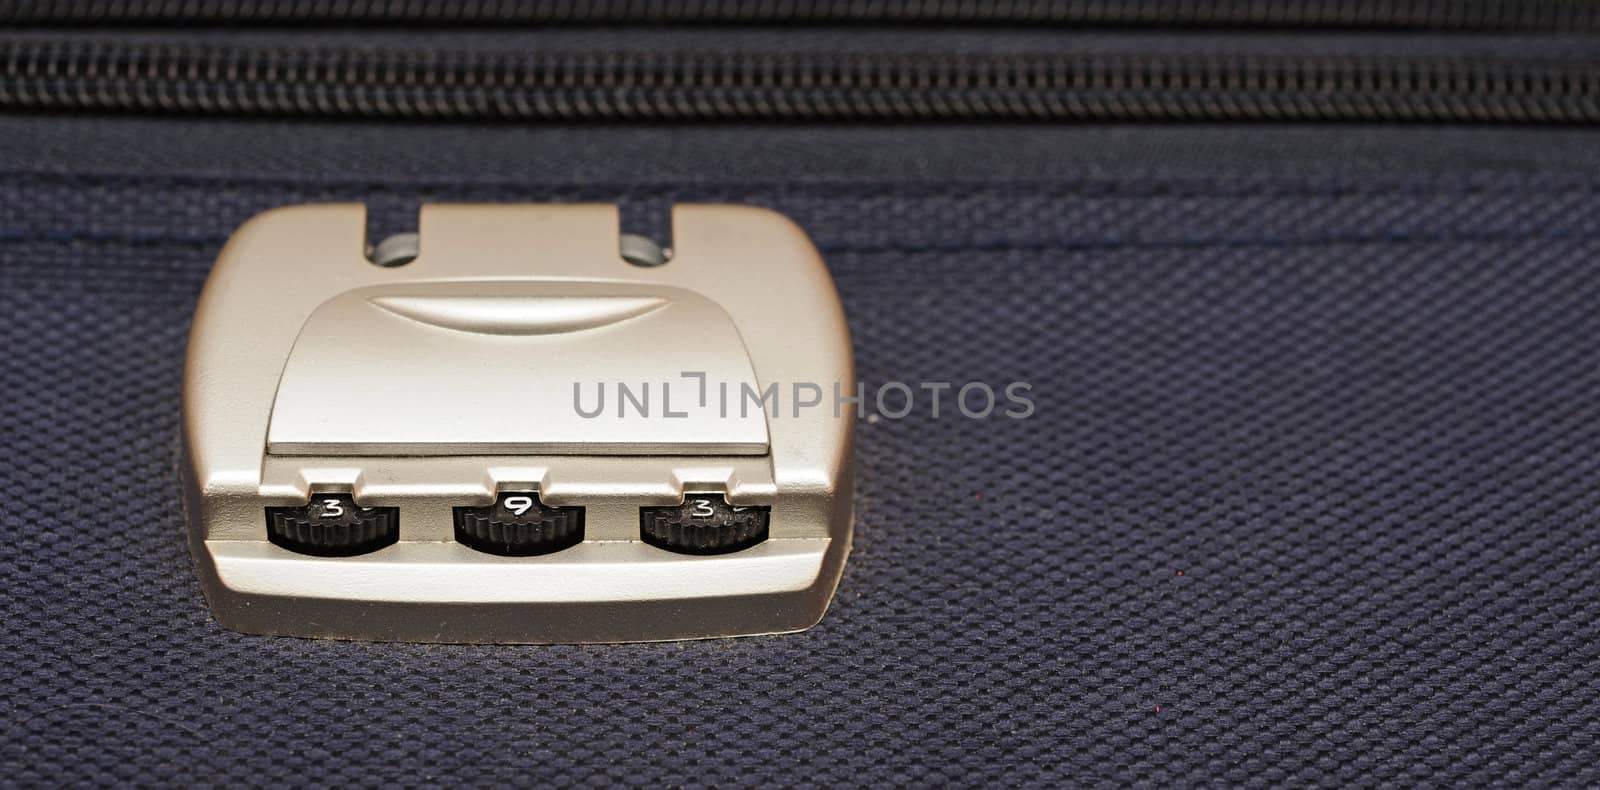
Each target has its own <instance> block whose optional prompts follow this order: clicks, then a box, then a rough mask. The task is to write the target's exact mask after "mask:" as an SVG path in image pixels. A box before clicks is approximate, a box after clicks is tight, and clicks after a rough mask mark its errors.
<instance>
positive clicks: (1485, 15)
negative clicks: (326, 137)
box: [0, 0, 1600, 32]
mask: <svg viewBox="0 0 1600 790" xmlns="http://www.w3.org/2000/svg"><path fill="white" fill-rule="evenodd" d="M0 21H4V22H21V23H29V24H41V25H77V24H95V25H104V24H118V23H120V24H216V23H223V22H226V23H233V24H238V23H254V24H302V23H336V24H366V25H384V24H389V25H400V24H418V23H425V24H431V25H442V24H458V25H487V24H524V25H559V24H572V25H592V24H638V25H651V24H654V25H683V24H739V25H772V24H789V23H802V24H911V25H914V24H964V25H972V24H988V25H1039V24H1045V25H1073V26H1084V25H1097V26H1119V27H1173V26H1180V25H1181V26H1201V27H1272V28H1366V29H1382V28H1398V29H1413V30H1493V31H1538V30H1544V31H1565V32H1582V31H1594V30H1600V4H1597V3H1594V2H1589V1H1588V0H1520V1H1518V0H1216V1H1215V2H1206V1H1205V0H985V1H984V2H974V1H973V0H874V1H872V2H863V0H595V1H594V2H584V1H583V0H254V1H252V0H32V1H30V0H3V1H0Z"/></svg>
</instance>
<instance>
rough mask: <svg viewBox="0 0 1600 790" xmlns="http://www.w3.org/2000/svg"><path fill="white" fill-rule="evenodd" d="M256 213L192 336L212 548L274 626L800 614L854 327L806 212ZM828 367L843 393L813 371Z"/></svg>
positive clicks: (486, 631)
mask: <svg viewBox="0 0 1600 790" xmlns="http://www.w3.org/2000/svg"><path fill="white" fill-rule="evenodd" d="M618 226H619V218H618V213H617V210H616V208H615V207H614V206H605V205H504V206H491V205H429V206H424V207H423V208H422V211H421V213H420V216H419V218H418V223H417V228H416V231H415V233H405V234H398V235H395V236H391V237H389V238H387V239H384V240H381V241H380V240H375V241H373V242H372V243H369V241H368V239H367V238H366V227H367V222H366V212H365V209H364V207H362V206H359V205H321V206H296V207H290V208H284V209H278V210H275V211H271V212H268V213H266V214H263V215H261V216H259V217H257V218H255V219H253V220H251V221H250V222H249V223H247V224H246V225H244V226H243V227H242V228H240V229H239V230H238V231H237V232H236V233H235V234H234V236H233V238H232V239H231V240H230V241H229V242H228V245H227V246H226V248H224V250H223V251H222V254H221V256H220V257H219V259H218V261H217V264H216V267H215V269H214V270H213V271H212V274H211V277H210V278H209V279H208V281H207V283H206V287H205V290H204V292H203V293H202V295H201V299H200V304H199V307H198V309H197V312H196V314H195V319H194V324H193V329H192V331H191V335H190V339H189V356H188V361H187V366H186V371H185V384H184V402H183V411H184V414H183V429H184V464H185V490H184V495H185V509H186V512H187V515H188V521H189V537H190V547H191V549H192V552H193V554H194V557H195V560H196V567H197V569H198V571H199V574H200V578H201V582H202V587H203V589H204V590H205V593H206V596H207V599H208V601H209V603H210V605H211V609H212V612H213V614H214V616H215V617H216V619H217V620H218V622H220V623H221V624H223V625H224V626H227V627H229V628H233V629H236V630H240V631H246V632H251V633H262V634H288V635H296V636H314V637H331V638H341V639H378V640H409V641H439V642H624V641H644V640H662V639H686V638H697V637H711V636H731V635H742V634H760V633H779V632H785V631H796V630H800V629H804V628H807V627H809V626H811V625H813V624H815V623H816V622H817V621H818V620H819V619H820V618H821V617H822V615H823V613H824V611H826V609H827V606H828V602H829V599H830V598H831V597H832V595H833V589H834V586H835V585H836V584H837V582H838V579H839V576H840V573H841V571H842V570H843V567H844V561H845V558H846V556H847V554H848V552H849V547H850V539H851V533H852V529H853V523H852V510H851V497H850V490H851V472H850V448H851V442H852V436H853V419H852V418H853V416H854V409H853V408H849V407H847V408H842V409H841V408H839V406H838V403H836V402H835V399H836V398H837V397H838V396H839V395H840V394H841V393H842V394H844V395H847V396H848V395H853V394H854V393H855V382H854V377H853V372H852V366H851V359H850V340H849V335H848V333H847V331H846V328H845V323H844V315H843V312H842V310H841V308H840V304H839V299H838V296H837V294H836V293H835V291H834V288H833V283H832V280H831V279H830V278H829V276H828V272H827V269H826V268H825V267H824V266H823V264H822V261H821V260H820V258H819V257H818V255H817V253H816V250H815V249H814V248H813V247H812V245H811V243H810V241H809V240H808V239H807V238H806V237H805V235H804V233H803V232H801V231H800V230H799V228H797V227H796V226H795V225H794V224H793V223H791V222H790V221H788V220H787V219H785V218H784V217H782V216H780V215H777V214H774V213H772V212H770V211H766V210H762V209H755V208H748V207H739V206H700V205H687V206H677V207H675V208H674V210H673V221H672V239H671V244H670V247H669V246H667V245H662V244H656V243H654V242H653V241H651V240H649V239H643V238H640V237H634V236H627V235H624V234H622V233H621V232H620V231H619V229H618ZM818 393H822V394H821V395H819V394H818Z"/></svg>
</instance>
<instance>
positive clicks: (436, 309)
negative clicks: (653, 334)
mask: <svg viewBox="0 0 1600 790" xmlns="http://www.w3.org/2000/svg"><path fill="white" fill-rule="evenodd" d="M370 301H371V302H372V304H374V305H376V306H378V307H380V308H383V309H384V310H387V311H389V312H391V313H394V314H395V315H398V316H401V317H403V318H409V319H411V320H413V321H417V322H419V323H423V324H428V325H430V326H437V327H442V328H445V329H453V330H456V331H458V332H473V333H476V334H486V335H556V334H563V333H567V332H581V331H583V330H586V329H598V328H600V327H603V326H610V325H612V324H616V323H620V322H622V321H626V320H628V319H630V318H637V317H639V316H641V315H644V314H646V313H651V312H654V311H656V310H659V309H661V308H662V307H664V306H666V305H667V304H668V300H667V299H665V298H662V297H658V296H374V297H372V298H371V299H370Z"/></svg>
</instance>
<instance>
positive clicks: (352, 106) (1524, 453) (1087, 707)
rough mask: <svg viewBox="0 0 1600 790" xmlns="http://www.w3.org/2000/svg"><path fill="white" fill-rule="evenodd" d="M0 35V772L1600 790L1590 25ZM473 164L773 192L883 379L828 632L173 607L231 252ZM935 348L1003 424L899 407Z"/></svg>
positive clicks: (571, 190)
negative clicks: (266, 213) (475, 635)
mask: <svg viewBox="0 0 1600 790" xmlns="http://www.w3.org/2000/svg"><path fill="white" fill-rule="evenodd" d="M0 19H4V20H6V23H7V25H8V29H7V30H6V32H5V33H4V34H3V35H0V162H3V171H0V238H3V243H0V316H3V318H0V330H3V332H4V338H3V346H0V347H3V349H4V354H3V355H0V368H3V371H4V374H3V376H0V448H3V450H4V457H5V462H4V463H0V491H4V492H5V493H6V496H7V500H6V503H5V506H4V508H3V509H0V538H3V539H4V541H5V543H6V545H7V550H6V551H4V552H0V589H3V591H4V595H3V601H4V611H5V623H6V628H5V629H4V630H3V631H0V644H3V645H4V651H3V653H4V655H5V656H6V661H5V664H6V669H5V670H4V671H0V710H3V711H4V716H3V719H4V721H5V723H6V724H5V726H4V731H5V735H4V738H3V743H0V749H3V752H0V775H3V776H6V777H7V778H8V783H16V784H18V785H23V786H57V785H68V784H72V785H122V784H129V785H132V784H137V785H157V784H163V785H164V784H190V783H193V784H208V785H219V784H251V785H255V784H263V785H264V784H274V785H279V784H317V785H343V784H362V785H378V784H389V783H418V784H422V783H428V784H433V783H439V784H578V783H584V784H589V783H602V782H604V783H617V784H648V785H675V786H677V785H767V784H773V785H898V786H908V785H909V786H925V785H931V786H941V785H955V786H979V785H1004V786H1058V785H1077V784H1094V785H1112V784H1118V785H1132V784H1138V785H1174V784H1176V785H1202V784H1215V785H1285V784H1296V785H1300V784H1319V785H1348V784H1362V785H1369V784H1371V785H1375V784H1395V785H1441V786H1470V785H1486V784H1516V785H1574V786H1592V785H1594V784H1596V783H1597V782H1600V771H1597V769H1596V767H1595V766H1596V764H1597V761H1596V757H1597V756H1600V755H1597V752H1596V749H1595V746H1594V743H1595V741H1596V739H1597V737H1600V719H1597V717H1596V716H1595V715H1594V713H1593V712H1592V711H1591V710H1590V708H1589V701H1590V700H1591V699H1592V698H1593V697H1594V696H1595V695H1596V693H1600V653H1597V650H1596V643H1597V639H1600V633H1597V623H1600V488H1597V486H1596V481H1597V480H1600V453H1597V452H1596V448H1597V446H1600V398H1597V397H1596V395H1597V393H1600V364H1597V363H1596V355H1597V353H1600V311H1597V310H1596V309H1595V307H1594V305H1595V302H1596V300H1597V298H1600V145H1597V141H1600V138H1597V137H1596V132H1595V130H1594V129H1595V123H1596V122H1597V121H1600V59H1597V57H1596V55H1597V53H1600V48H1597V42H1600V39H1597V37H1596V33H1597V27H1600V5H1597V4H1594V3H1589V2H1562V1H1561V0H1534V1H1533V2H1523V3H1509V2H1504V3H1503V2H1470V3H1454V2H1444V0H1394V1H1393V2H1352V3H1336V2H1324V1H1322V0H1264V1H1261V2H1222V3H1215V4H1197V3H1189V2H1178V1H1177V0H1171V1H1170V2H1169V1H1168V0H1157V1H1156V2H1149V3H1136V2H1133V1H1132V0H1098V1H1095V2H1090V1H1088V0H1064V1H1063V2H1044V1H1039V2H1022V1H1021V0H1017V1H1016V2H995V3H971V2H954V0H950V1H948V2H946V1H942V0H934V1H933V2H895V1H892V0H889V1H885V2H871V3H868V2H842V1H840V2H833V1H828V0H824V2H818V3H811V4H807V3H791V2H782V1H781V0H764V1H760V2H742V3H741V2H734V1H733V0H651V1H650V2H645V1H644V0H637V1H631V0H630V1H624V0H616V1H615V2H599V3H593V4H580V3H570V2H565V1H564V0H528V1H527V2H515V1H513V0H504V1H503V2H488V1H487V0H475V1H472V2H463V3H446V2H436V1H434V0H413V1H411V2H380V1H379V0H349V1H348V2H334V1H333V0H274V1H273V2H265V3H258V4H253V3H241V2H234V1H232V0H187V1H185V2H177V0H142V1H141V0H122V1H119V2H88V1H87V0H62V1H61V2H43V3H6V4H4V5H3V6H0ZM458 201H478V202H615V203H618V204H620V205H621V206H622V209H623V220H622V221H623V227H624V229H625V230H629V231H633V232H638V233H642V234H645V235H650V236H654V237H657V238H670V235H671V229H670V228H669V227H667V221H666V218H667V212H668V210H669V208H670V206H671V205H672V204H675V203H687V202H698V203H705V202H713V203H737V204H748V205H755V206H762V207H766V208H771V209H774V210H777V211H780V212H782V213H784V214H786V215H787V216H789V217H790V218H792V219H793V220H794V221H795V222H797V223H798V224H799V225H800V226H801V227H802V228H804V229H805V230H806V232H807V233H808V234H809V235H810V236H811V238H812V239H813V240H814V241H815V242H816V244H817V245H818V247H819V249H820V250H821V252H822V254H823V256H824V258H825V259H826V261H827V263H828V265H829V267H830V269H831V271H832V273H833V276H834V278H835V280H836V282H837V284H838V288H839V291H840V295H841V298H842V300H843V303H844V306H845V310H846V313H847V314H848V318H849V323H850V331H851V335H852V337H853V341H854V344H855V361H856V370H857V375H858V376H859V378H860V379H861V380H862V381H863V382H865V383H866V384H867V385H868V386H871V387H880V386H882V385H886V384H890V383H902V384H906V385H907V391H909V392H910V393H911V395H912V396H913V402H912V403H910V404H904V403H901V402H899V401H895V402H892V403H890V404H888V405H887V406H884V407H882V408H880V404H876V403H874V404H870V405H871V407H872V408H870V409H869V411H870V412H871V413H869V414H866V415H865V416H864V417H863V419H861V420H860V421H859V423H858V425H857V431H856V451H855V468H856V490H855V498H856V499H855V509H856V514H857V521H856V523H857V527H856V533H855V545H854V550H853V554H852V556H851V559H850V561H849V564H848V566H847V567H846V570H845V573H844V577H843V580H842V582H841V583H840V586H839V590H838V594H837V596H836V598H835V600H834V602H833V604H832V608H831V609H830V610H829V612H828V613H827V615H826V617H825V618H824V619H823V620H822V622H821V623H820V624H819V625H818V626H816V627H815V628H813V629H811V630H809V631H805V632H802V633H798V634H791V635H786V636H775V637H751V638H740V639H728V640H708V641H695V642H669V643H660V644H637V645H610V646H571V645H568V646H544V647H538V646H493V645H480V646H450V645H420V644H372V643H360V642H336V641H318V640H301V639H290V638H264V637H253V636H247V635H242V634H237V633H233V632H231V631H227V630H225V629H223V628H221V627H219V626H218V625H216V624H215V623H214V622H212V621H211V620H210V619H209V617H208V614H207V609H206V605H205V602H204V600H203V598H202V596H201V592H200V589H199V586H198V583H197V582H196V579H195V575H194V572H193V568H192V567H191V560H190V557H189V554H188V551H187V549H186V546H185V538H184V534H183V514H182V512H181V508H180V506H179V496H178V488H179V485H178V479H179V478H178V472H177V469H176V459H177V457H178V453H177V442H176V435H177V430H178V402H179V394H180V382H181V376H182V360H183V353H184V344H185V338H186V333H187V329H188V322H189V320H190V317H191V314H192V311H193V309H194V305H195V300H196V296H197V294H198V291H199V288H200V286H201V283H202V282H203V280H204V278H205V276H206V274H207V272H208V270H209V268H210V266H211V263H212V261H213V260H214V259H215V258H216V256H217V253H218V251H219V249H220V247H221V245H222V243H223V242H224V240H225V239H226V238H227V236H228V235H229V233H231V232H232V231H233V230H234V229H235V228H236V227H238V226H239V225H240V224H241V223H242V222H243V221H244V220H246V219H247V218H249V217H251V216H253V215H255V214H257V213H259V212H261V211H263V210H266V209H269V208H272V207H276V206H281V205H287V204H295V203H311V202H362V203H365V204H367V205H368V207H369V220H368V222H369V236H370V237H372V238H381V237H383V236H385V235H388V234H389V233H391V232H395V231H399V230H405V229H406V228H407V227H409V225H410V223H413V222H414V218H415V215H416V211H417V207H418V206H419V205H421V204H422V203H431V202H458ZM263 309H270V306H264V307H263ZM972 382H982V383H985V384H987V385H990V386H993V387H996V388H1000V387H1004V386H1006V385H1007V384H1010V383H1014V382H1025V383H1027V384H1028V385H1029V386H1030V389H1029V390H1028V392H1029V394H1030V396H1031V399H1032V403H1033V405H1034V409H1033V410H1032V412H1031V413H1030V414H1029V415H1028V416H1027V417H1026V418H1024V419H1016V418H1010V417H1007V416H1005V415H1004V414H1000V413H995V414H991V415H987V416H985V417H982V418H973V417H970V416H968V415H966V414H963V413H961V412H960V411H959V410H953V409H950V408H949V404H950V401H946V408H945V410H944V411H943V412H942V413H941V414H939V415H938V416H934V414H933V413H932V411H931V410H930V409H929V408H928V401H927V398H928V397H929V395H930V394H931V393H932V391H933V390H935V389H939V387H940V385H944V384H949V385H951V389H950V390H948V391H945V396H946V397H947V398H948V397H952V396H953V395H954V393H955V391H957V390H959V389H960V388H961V387H962V386H963V385H966V384H968V383H972ZM906 405H909V406H910V408H908V409H906V413H905V414H903V415H901V414H900V413H899V412H900V408H901V407H902V406H906Z"/></svg>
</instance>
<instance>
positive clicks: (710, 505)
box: [639, 494, 772, 554]
mask: <svg viewBox="0 0 1600 790" xmlns="http://www.w3.org/2000/svg"><path fill="white" fill-rule="evenodd" d="M771 515H772V508H770V507H763V506H740V507H735V506H733V505H730V504H728V501H727V500H726V499H723V498H722V496H721V495H720V494H689V495H688V496H686V497H684V500H683V504H681V505H673V506H669V507H646V508H640V509H639V537H640V539H641V540H643V541H644V542H646V543H648V544H650V545H652V546H657V547H660V548H663V549H667V550H668V551H676V552H679V553H681V554H727V553H729V552H734V551H739V550H741V549H747V548H750V547H751V546H754V545H756V544H757V543H760V542H762V541H764V540H766V539H767V521H768V520H769V518H770V517H771Z"/></svg>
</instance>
